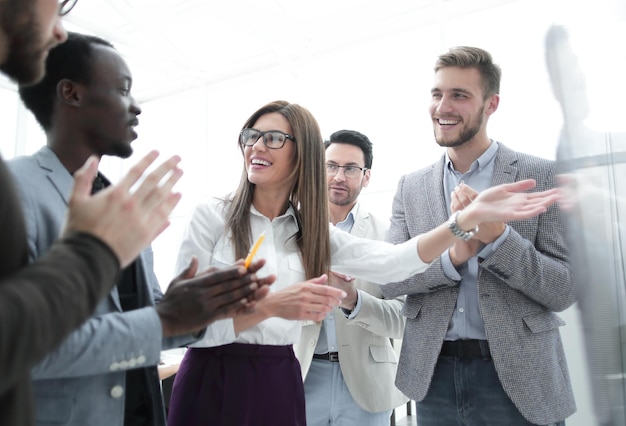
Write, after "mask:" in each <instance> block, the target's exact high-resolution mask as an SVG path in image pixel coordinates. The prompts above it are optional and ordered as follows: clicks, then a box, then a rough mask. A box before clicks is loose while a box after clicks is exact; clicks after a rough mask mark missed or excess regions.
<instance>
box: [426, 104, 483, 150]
mask: <svg viewBox="0 0 626 426" xmlns="http://www.w3.org/2000/svg"><path fill="white" fill-rule="evenodd" d="M484 112H485V107H484V105H483V107H482V108H481V109H480V111H479V112H478V116H479V117H480V120H479V121H478V123H476V125H475V126H473V127H468V128H466V129H463V131H462V132H461V134H460V135H459V138H458V139H456V140H453V141H451V142H446V141H444V140H442V139H440V138H438V137H437V132H435V140H436V141H437V143H438V144H439V146H442V147H445V148H456V147H459V146H461V145H463V144H465V143H467V142H468V141H470V140H472V139H473V138H474V136H476V135H477V134H478V132H480V128H481V127H482V125H483V113H484Z"/></svg>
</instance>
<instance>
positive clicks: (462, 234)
mask: <svg viewBox="0 0 626 426" xmlns="http://www.w3.org/2000/svg"><path fill="white" fill-rule="evenodd" d="M459 214H461V211H460V210H458V211H456V212H454V214H453V215H452V216H450V219H448V229H450V232H452V235H454V236H455V237H457V238H460V239H462V240H463V241H469V240H471V239H472V237H473V236H474V235H476V233H477V232H478V225H477V226H476V228H474V229H472V230H470V231H464V230H462V229H461V228H459V225H458V224H457V223H456V220H457V218H458V217H459Z"/></svg>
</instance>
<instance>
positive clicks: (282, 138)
mask: <svg viewBox="0 0 626 426" xmlns="http://www.w3.org/2000/svg"><path fill="white" fill-rule="evenodd" d="M260 137H263V143H264V144H265V146H266V147H268V148H270V149H280V148H282V147H283V146H285V142H286V141H287V139H291V140H292V141H294V142H295V141H296V140H295V139H294V137H293V136H291V135H290V134H287V133H284V132H281V131H280V130H270V131H268V132H261V131H260V130H257V129H243V130H242V131H241V133H239V143H240V144H241V145H243V146H252V145H254V144H255V143H256V141H258V140H259V138H260Z"/></svg>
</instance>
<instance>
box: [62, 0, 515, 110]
mask: <svg viewBox="0 0 626 426" xmlns="http://www.w3.org/2000/svg"><path fill="white" fill-rule="evenodd" d="M513 1H516V0H472V1H468V0H385V1H378V0H370V1H367V2H365V1H363V0H316V1H306V0H229V1H215V0H168V1H164V0H82V1H79V2H78V4H77V5H76V7H75V8H74V9H73V10H72V13H70V14H69V15H68V16H67V17H66V18H65V21H64V22H65V26H66V28H67V29H68V30H73V31H80V32H86V33H93V34H96V35H99V36H101V37H103V38H105V39H107V40H109V41H111V42H112V43H113V44H114V45H115V46H116V48H117V49H118V50H119V51H121V52H122V53H123V54H124V55H125V57H126V58H127V60H128V62H129V64H130V67H131V69H132V71H133V74H134V76H135V84H134V87H133V93H134V95H135V97H136V98H137V99H138V100H139V101H140V102H147V101H149V100H151V99H155V98H158V97H162V96H166V95H168V94H171V93H175V92H178V91H181V90H186V89H192V88H194V87H196V86H199V85H205V84H211V83H215V82H220V81H223V80H227V79H229V78H234V77H238V76H241V75H245V74H249V73H253V72H256V71H260V70H263V69H267V68H270V67H274V66H277V65H282V66H294V65H296V64H298V63H300V62H302V61H303V60H306V58H307V57H309V56H312V55H315V54H316V53H319V52H323V51H329V50H332V49H339V48H346V47H348V48H349V47H350V46H351V45H357V44H361V43H365V42H367V41H368V40H373V39H375V38H377V37H382V36H386V35H391V34H394V33H399V32H402V31H408V30H411V29H415V28H416V27H419V26H425V25H429V24H433V23H437V22H445V19H448V18H451V17H456V16H459V15H463V14H468V13H472V12H475V11H478V10H482V9H485V8H490V7H496V6H500V5H502V4H505V3H510V2H513ZM444 17H445V18H444ZM435 36H437V35H435Z"/></svg>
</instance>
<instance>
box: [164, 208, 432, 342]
mask: <svg viewBox="0 0 626 426" xmlns="http://www.w3.org/2000/svg"><path fill="white" fill-rule="evenodd" d="M250 213H251V214H250V223H251V229H252V238H253V239H256V238H257V237H258V236H259V235H260V234H261V233H262V232H265V240H264V241H263V244H261V247H260V248H259V251H258V252H257V254H256V256H255V259H261V258H263V259H265V261H266V263H265V266H263V268H262V269H260V270H259V271H258V272H257V275H258V276H259V277H264V276H267V275H270V274H275V275H276V281H275V282H274V284H272V285H271V286H270V289H271V291H272V292H276V291H278V290H282V289H284V288H285V287H287V286H289V285H291V284H295V283H298V282H301V281H304V280H305V274H304V267H303V265H302V261H301V258H300V251H299V250H298V247H297V245H296V243H295V241H294V239H293V238H290V237H292V236H293V235H295V234H296V232H297V231H298V225H297V223H296V219H295V216H294V211H293V207H292V206H290V207H289V209H288V210H287V212H286V213H285V214H283V215H282V216H280V217H277V218H275V219H274V220H269V219H268V218H267V217H265V216H263V215H262V214H261V213H259V211H258V210H256V209H255V208H254V206H252V207H251V210H250ZM224 219H225V203H224V202H223V201H221V200H219V199H216V198H212V199H210V200H209V201H207V202H203V203H200V204H199V205H198V206H196V208H195V209H194V211H193V212H192V214H191V217H190V219H189V222H188V224H187V227H186V229H185V232H184V234H183V240H182V243H181V248H180V251H179V255H178V260H177V264H176V270H177V273H179V272H180V271H182V270H183V269H184V268H185V267H187V265H188V263H189V259H190V258H191V256H194V255H195V256H196V257H197V258H198V270H199V271H203V270H205V269H206V268H208V267H210V266H217V267H227V266H230V265H232V264H233V263H234V262H235V260H236V259H235V254H234V247H233V245H232V244H231V240H230V238H229V237H228V236H227V235H226V230H225V221H224ZM418 238H419V236H418V237H415V238H413V239H411V240H409V241H407V242H405V243H402V244H398V245H393V244H390V243H385V242H382V241H375V240H370V239H366V238H358V237H355V236H353V235H351V234H349V233H347V232H342V231H340V230H338V229H335V228H334V227H333V226H332V224H331V225H330V245H331V259H332V262H331V263H332V268H331V269H332V270H333V271H335V272H340V273H343V274H347V275H351V276H353V277H356V278H361V279H364V280H367V281H370V282H377V283H380V284H384V283H387V282H396V281H401V280H404V279H406V278H409V277H410V276H412V275H415V274H416V273H418V272H421V271H424V270H425V269H426V268H428V264H427V263H424V262H423V261H422V260H421V259H420V258H419V256H418V254H417V239H418ZM301 326H302V321H293V320H286V319H282V318H276V317H274V318H268V319H266V320H265V321H262V322H260V323H258V324H256V325H255V326H253V327H251V328H248V329H247V330H244V331H242V332H241V333H239V335H235V331H234V324H233V320H232V319H225V320H220V321H216V322H214V323H213V324H211V325H210V326H209V327H207V331H206V333H205V336H204V338H203V339H202V340H200V341H198V342H196V343H194V344H193V345H191V346H194V347H211V346H220V345H225V344H228V343H233V342H237V343H252V344H263V345H291V344H294V343H296V342H297V341H298V339H299V338H300V328H301Z"/></svg>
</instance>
